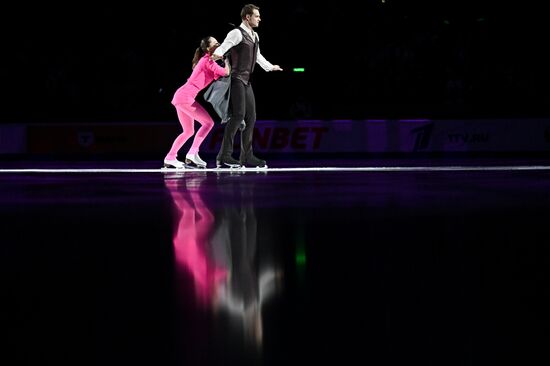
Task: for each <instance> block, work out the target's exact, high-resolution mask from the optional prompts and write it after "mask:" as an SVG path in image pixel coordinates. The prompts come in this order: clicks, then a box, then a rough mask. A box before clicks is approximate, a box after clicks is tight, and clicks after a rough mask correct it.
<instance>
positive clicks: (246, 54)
mask: <svg viewBox="0 0 550 366" xmlns="http://www.w3.org/2000/svg"><path fill="white" fill-rule="evenodd" d="M238 29H239V30H240V31H241V33H242V35H243V40H242V41H241V42H240V43H239V44H238V45H236V46H235V47H233V48H231V77H232V78H237V79H239V80H241V81H242V82H243V83H244V84H245V85H248V82H249V80H250V75H251V74H252V71H254V65H255V64H256V58H257V55H258V44H259V41H257V38H256V37H255V38H256V39H252V38H251V37H250V36H249V35H248V33H247V32H246V31H245V30H244V29H242V28H241V27H239V28H238Z"/></svg>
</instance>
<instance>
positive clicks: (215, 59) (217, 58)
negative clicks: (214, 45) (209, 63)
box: [210, 53, 222, 61]
mask: <svg viewBox="0 0 550 366" xmlns="http://www.w3.org/2000/svg"><path fill="white" fill-rule="evenodd" d="M210 59H211V60H214V61H217V60H221V59H222V56H218V55H216V54H215V53H213V54H212V55H211V56H210Z"/></svg>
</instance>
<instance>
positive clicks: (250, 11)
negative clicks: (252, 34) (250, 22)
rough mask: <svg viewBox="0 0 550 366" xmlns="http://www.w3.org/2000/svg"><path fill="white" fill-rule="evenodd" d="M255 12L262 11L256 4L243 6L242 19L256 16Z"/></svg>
mask: <svg viewBox="0 0 550 366" xmlns="http://www.w3.org/2000/svg"><path fill="white" fill-rule="evenodd" d="M254 10H260V7H259V6H256V5H254V4H246V5H245V6H243V8H242V9H241V19H246V16H247V15H252V14H254Z"/></svg>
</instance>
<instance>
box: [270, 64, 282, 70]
mask: <svg viewBox="0 0 550 366" xmlns="http://www.w3.org/2000/svg"><path fill="white" fill-rule="evenodd" d="M271 71H283V69H282V68H281V66H279V65H273V68H272V69H271Z"/></svg>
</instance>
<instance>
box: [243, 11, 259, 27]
mask: <svg viewBox="0 0 550 366" xmlns="http://www.w3.org/2000/svg"><path fill="white" fill-rule="evenodd" d="M246 19H247V20H248V24H249V25H250V26H251V27H252V28H256V27H257V26H259V25H260V20H261V19H260V12H259V11H258V10H257V9H254V10H253V13H252V15H247V16H246Z"/></svg>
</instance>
